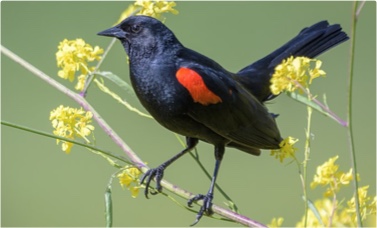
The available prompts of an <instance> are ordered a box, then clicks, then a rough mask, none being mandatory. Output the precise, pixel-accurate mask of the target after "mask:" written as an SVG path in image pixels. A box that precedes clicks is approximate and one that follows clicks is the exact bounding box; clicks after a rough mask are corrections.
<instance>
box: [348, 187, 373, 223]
mask: <svg viewBox="0 0 377 228" xmlns="http://www.w3.org/2000/svg"><path fill="white" fill-rule="evenodd" d="M368 188H369V185H366V186H363V187H360V188H359V189H358V194H359V203H360V205H359V207H360V214H361V219H363V220H364V219H366V217H367V216H368V215H375V214H376V196H375V197H374V198H372V197H371V196H368ZM347 206H348V208H347V212H348V213H351V215H352V221H355V223H356V203H355V197H352V198H351V199H350V200H349V201H348V202H347Z"/></svg>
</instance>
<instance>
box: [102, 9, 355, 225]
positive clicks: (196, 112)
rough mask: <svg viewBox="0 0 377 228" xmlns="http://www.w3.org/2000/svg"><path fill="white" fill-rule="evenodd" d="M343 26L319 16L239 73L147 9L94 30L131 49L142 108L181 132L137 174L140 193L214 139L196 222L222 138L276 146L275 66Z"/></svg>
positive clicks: (326, 40)
mask: <svg viewBox="0 0 377 228" xmlns="http://www.w3.org/2000/svg"><path fill="white" fill-rule="evenodd" d="M341 30H342V28H341V27H340V26H339V25H337V24H335V25H329V24H328V22H327V21H321V22H318V23H316V24H314V25H312V26H310V27H308V28H304V29H303V30H302V31H301V32H300V33H299V34H298V35H297V36H296V37H294V38H293V39H292V40H290V41H289V42H287V43H286V44H285V45H283V46H282V47H280V48H279V49H277V50H276V51H274V52H272V53H271V54H269V55H267V56H266V57H264V58H262V59H260V60H258V61H257V62H255V63H253V64H251V65H249V66H247V67H245V68H243V69H242V70H240V71H239V72H237V73H231V72H229V71H227V70H225V69H224V68H223V67H221V66H220V65H219V64H218V63H216V62H215V61H213V60H212V59H210V58H208V57H206V56H204V55H202V54H199V53H198V52H196V51H193V50H191V49H188V48H186V47H184V46H183V45H182V44H181V43H180V42H179V41H178V39H177V38H176V37H175V35H174V34H173V32H172V31H171V30H169V29H168V28H167V27H166V26H165V25H164V24H162V23H161V22H160V21H158V20H156V19H154V18H151V17H146V16H131V17H129V18H127V19H125V20H124V21H122V22H121V23H120V24H118V25H116V26H114V27H112V28H110V29H107V30H105V31H102V32H100V33H98V35H102V36H110V37H115V38H117V39H119V40H120V41H121V43H122V45H123V47H124V49H125V50H126V52H127V54H128V56H129V64H130V77H131V82H132V86H133V88H134V89H135V92H136V94H137V97H138V98H139V100H140V102H141V103H142V105H143V106H144V107H145V108H146V110H148V112H149V113H150V114H151V115H152V116H153V117H154V118H155V119H156V120H157V121H158V122H159V123H160V124H161V125H162V126H164V127H166V128H167V129H169V130H171V131H173V132H176V133H178V134H181V135H183V136H185V137H186V143H187V146H186V148H185V149H184V150H182V151H181V152H180V153H178V154H177V155H175V156H174V157H173V158H171V159H169V160H168V161H166V162H164V163H163V164H162V165H160V166H159V167H157V168H155V169H150V170H149V171H148V172H146V173H145V175H144V176H143V178H142V180H141V182H142V183H143V182H144V181H146V188H145V196H146V197H148V191H149V185H150V182H151V180H152V179H153V178H155V180H156V189H157V190H158V191H161V189H162V188H161V185H160V181H161V180H162V177H163V174H164V170H165V168H166V167H167V166H169V165H170V164H171V163H172V162H174V161H175V160H177V159H178V158H180V157H181V156H182V155H184V154H186V153H187V152H188V151H190V150H192V149H193V148H194V147H195V146H196V145H197V144H198V141H199V140H202V141H205V142H207V143H210V144H212V145H214V147H215V149H214V151H215V159H216V163H215V169H214V173H213V177H212V182H211V185H210V188H209V191H208V193H207V194H205V195H202V194H199V195H196V196H195V197H193V198H192V199H190V200H189V201H188V205H189V206H191V204H192V203H193V202H195V201H197V200H203V206H202V207H201V209H200V211H199V213H198V215H197V217H196V221H195V223H197V222H198V221H199V219H200V218H201V217H202V215H203V213H206V214H211V213H212V211H211V205H212V199H213V190H214V185H215V181H216V177H217V173H218V171H219V167H220V163H221V160H222V158H223V155H224V151H225V147H226V146H227V147H233V148H237V149H239V150H241V151H244V152H247V153H249V154H253V155H259V154H260V149H278V148H279V143H280V142H281V140H282V138H281V136H280V133H279V130H278V127H277V126H276V122H275V117H276V115H274V114H271V113H269V112H268V110H267V109H266V107H265V106H264V105H263V103H264V102H265V101H268V100H270V99H272V98H274V97H275V96H274V95H272V94H271V92H270V88H269V87H270V78H271V75H272V74H273V72H274V68H275V66H277V65H278V64H280V63H281V62H282V61H283V60H284V59H286V58H288V57H290V56H306V57H309V58H313V57H315V56H317V55H319V54H321V53H322V52H324V51H326V50H328V49H329V48H331V47H334V46H335V45H337V44H339V43H341V42H344V41H346V40H347V39H348V37H347V34H345V33H344V32H342V31H341ZM195 223H194V224H195Z"/></svg>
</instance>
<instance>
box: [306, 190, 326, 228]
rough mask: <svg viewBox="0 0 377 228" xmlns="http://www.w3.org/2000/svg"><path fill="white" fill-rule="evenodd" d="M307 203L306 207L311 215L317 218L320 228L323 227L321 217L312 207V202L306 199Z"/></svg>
mask: <svg viewBox="0 0 377 228" xmlns="http://www.w3.org/2000/svg"><path fill="white" fill-rule="evenodd" d="M303 200H305V199H304V197H303ZM307 203H308V207H309V208H310V210H311V211H312V212H313V214H314V215H315V217H316V218H317V220H318V221H319V223H320V224H321V226H323V221H322V218H321V215H320V214H319V212H318V210H317V208H316V207H315V206H314V204H313V202H312V201H310V200H309V199H308V200H307Z"/></svg>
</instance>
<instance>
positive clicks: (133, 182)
mask: <svg viewBox="0 0 377 228" xmlns="http://www.w3.org/2000/svg"><path fill="white" fill-rule="evenodd" d="M140 174H141V172H140V170H139V169H138V168H136V167H133V166H128V167H125V168H124V170H123V171H122V172H121V173H119V174H118V178H119V183H120V185H121V186H122V187H126V188H127V189H128V190H130V192H131V196H132V197H133V198H136V196H137V195H138V194H139V189H140V184H139V176H140Z"/></svg>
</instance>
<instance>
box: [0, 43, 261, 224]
mask: <svg viewBox="0 0 377 228" xmlns="http://www.w3.org/2000/svg"><path fill="white" fill-rule="evenodd" d="M1 52H2V53H3V54H4V55H6V56H7V57H9V58H10V59H12V60H13V61H15V62H16V63H18V64H20V65H21V66H22V67H24V68H26V69H27V70H29V71H30V72H31V73H33V74H34V75H36V76H37V77H39V78H40V79H42V80H43V81H45V82H47V83H48V84H49V85H51V86H53V87H54V88H56V89H57V90H59V91H61V92H63V93H64V94H66V95H67V96H68V97H70V98H72V99H73V100H74V101H76V102H77V103H78V104H79V105H80V106H82V107H83V108H84V109H85V110H86V111H91V112H92V114H93V118H94V119H95V120H96V121H97V123H98V125H99V126H100V127H101V128H102V129H103V130H104V131H105V133H106V134H108V135H109V137H110V138H111V139H112V140H113V141H114V142H115V143H116V144H117V145H118V146H119V147H120V148H121V149H122V150H123V151H124V153H125V154H126V155H127V156H128V157H129V159H130V160H131V162H132V163H133V164H134V165H135V166H137V167H138V168H139V169H140V170H141V171H142V172H143V173H145V172H146V171H147V170H148V169H149V168H148V166H147V165H146V164H145V163H144V162H143V161H142V160H141V159H140V158H139V156H138V155H137V154H136V153H135V152H133V151H132V150H131V148H130V147H129V146H128V145H127V144H126V143H125V142H124V141H123V140H122V138H121V137H120V136H119V135H118V134H117V133H116V132H115V131H113V129H112V128H111V127H110V126H109V125H108V124H107V123H106V121H105V120H104V119H102V117H101V116H100V115H99V113H98V112H97V111H96V110H95V109H94V108H93V107H92V106H91V105H90V104H89V103H88V102H87V101H86V100H85V98H84V97H82V96H81V95H80V94H77V93H75V92H73V91H72V90H70V89H68V88H67V87H65V86H63V85H62V84H60V83H59V82H57V81H56V80H54V79H52V78H51V77H49V76H48V75H46V74H45V73H43V72H42V71H41V70H39V69H38V68H36V67H34V66H33V65H31V64H30V63H28V62H27V61H25V60H24V59H22V58H21V57H19V56H18V55H16V54H14V53H13V52H12V51H10V50H9V49H7V48H5V47H4V46H2V45H1ZM63 140H65V139H63ZM161 185H162V186H163V187H164V188H165V189H166V190H168V191H170V192H173V193H174V194H176V195H178V196H180V197H182V198H185V199H191V198H192V197H194V196H195V194H193V193H191V192H189V191H187V190H184V189H182V188H180V187H179V186H176V185H173V184H171V183H169V182H168V181H166V180H162V181H161ZM197 204H198V205H202V204H203V202H202V201H198V202H197ZM212 211H213V212H214V213H216V214H218V215H221V216H223V217H226V218H228V219H230V220H233V221H235V222H238V223H240V224H242V225H245V226H248V227H266V226H265V225H263V224H262V223H259V222H257V221H255V220H252V219H250V218H248V217H246V216H243V215H241V214H238V213H235V212H233V211H231V210H227V209H225V208H222V207H219V206H217V205H212Z"/></svg>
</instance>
